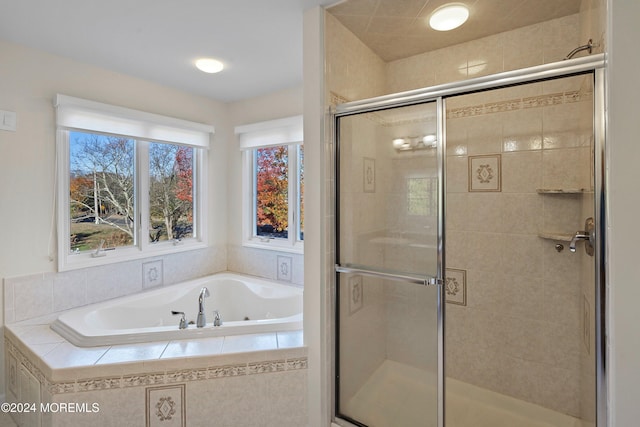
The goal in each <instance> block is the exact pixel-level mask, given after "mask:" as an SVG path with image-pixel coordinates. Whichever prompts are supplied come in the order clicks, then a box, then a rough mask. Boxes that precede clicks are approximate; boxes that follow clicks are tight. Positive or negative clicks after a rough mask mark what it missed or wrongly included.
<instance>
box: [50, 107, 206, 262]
mask: <svg viewBox="0 0 640 427" xmlns="http://www.w3.org/2000/svg"><path fill="white" fill-rule="evenodd" d="M54 104H55V107H56V126H57V164H58V173H57V175H58V177H57V179H58V194H57V203H58V210H57V212H58V269H59V270H60V271H63V270H69V269H74V268H82V267H88V266H93V265H101V264H107V263H112V262H117V261H123V260H130V259H137V258H144V257H149V256H155V255H160V254H166V253H172V252H178V251H184V250H189V249H196V248H202V247H205V246H206V243H207V240H206V238H207V234H206V223H205V218H206V212H205V210H204V209H205V207H206V203H205V194H206V189H205V183H206V172H207V171H206V163H207V162H206V161H205V160H206V151H207V149H208V147H209V139H210V134H211V133H213V128H212V127H211V126H208V125H203V124H200V123H193V122H188V121H184V120H179V119H175V118H171V117H165V116H159V115H156V114H151V113H146V112H142V111H138V110H132V109H128V108H123V107H117V106H112V105H107V104H102V103H98V102H94V101H89V100H84V99H79V98H73V97H69V96H65V95H57V96H56V98H55V102H54Z"/></svg>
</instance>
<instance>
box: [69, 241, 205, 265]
mask: <svg viewBox="0 0 640 427" xmlns="http://www.w3.org/2000/svg"><path fill="white" fill-rule="evenodd" d="M207 246H208V245H207V244H206V243H205V242H201V241H191V242H180V243H178V244H177V245H174V244H172V243H168V242H167V243H163V244H159V245H157V246H156V245H152V246H150V247H148V248H146V249H145V250H144V251H141V250H140V249H139V248H137V247H130V248H122V249H115V250H112V251H106V252H102V253H103V254H105V255H101V256H97V257H96V256H93V251H91V252H86V253H81V254H68V255H66V256H65V257H64V258H65V259H64V260H61V262H59V264H58V271H60V272H62V271H70V270H78V269H81V268H89V267H98V266H102V265H109V264H115V263H118V262H125V261H134V260H140V259H145V258H152V257H156V256H161V255H171V254H175V253H180V252H186V251H192V250H197V249H204V248H206V247H207Z"/></svg>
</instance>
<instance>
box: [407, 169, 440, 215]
mask: <svg viewBox="0 0 640 427" xmlns="http://www.w3.org/2000/svg"><path fill="white" fill-rule="evenodd" d="M437 185H438V180H437V178H433V177H420V178H408V179H407V211H408V213H409V214H410V215H420V216H434V215H436V214H437V206H438V200H437V195H438V187H437Z"/></svg>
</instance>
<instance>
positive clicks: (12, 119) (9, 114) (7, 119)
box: [0, 110, 17, 132]
mask: <svg viewBox="0 0 640 427" xmlns="http://www.w3.org/2000/svg"><path fill="white" fill-rule="evenodd" d="M16 120H17V114H16V113H15V112H13V111H4V110H0V129H1V130H9V131H12V132H15V131H16Z"/></svg>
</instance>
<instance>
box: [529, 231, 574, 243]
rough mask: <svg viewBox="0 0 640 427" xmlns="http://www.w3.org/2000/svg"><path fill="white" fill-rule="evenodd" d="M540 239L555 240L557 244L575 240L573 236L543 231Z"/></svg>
mask: <svg viewBox="0 0 640 427" xmlns="http://www.w3.org/2000/svg"><path fill="white" fill-rule="evenodd" d="M538 237H540V238H541V239H547V240H555V241H556V242H570V241H571V239H573V234H566V233H554V232H548V231H542V232H540V233H538Z"/></svg>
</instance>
